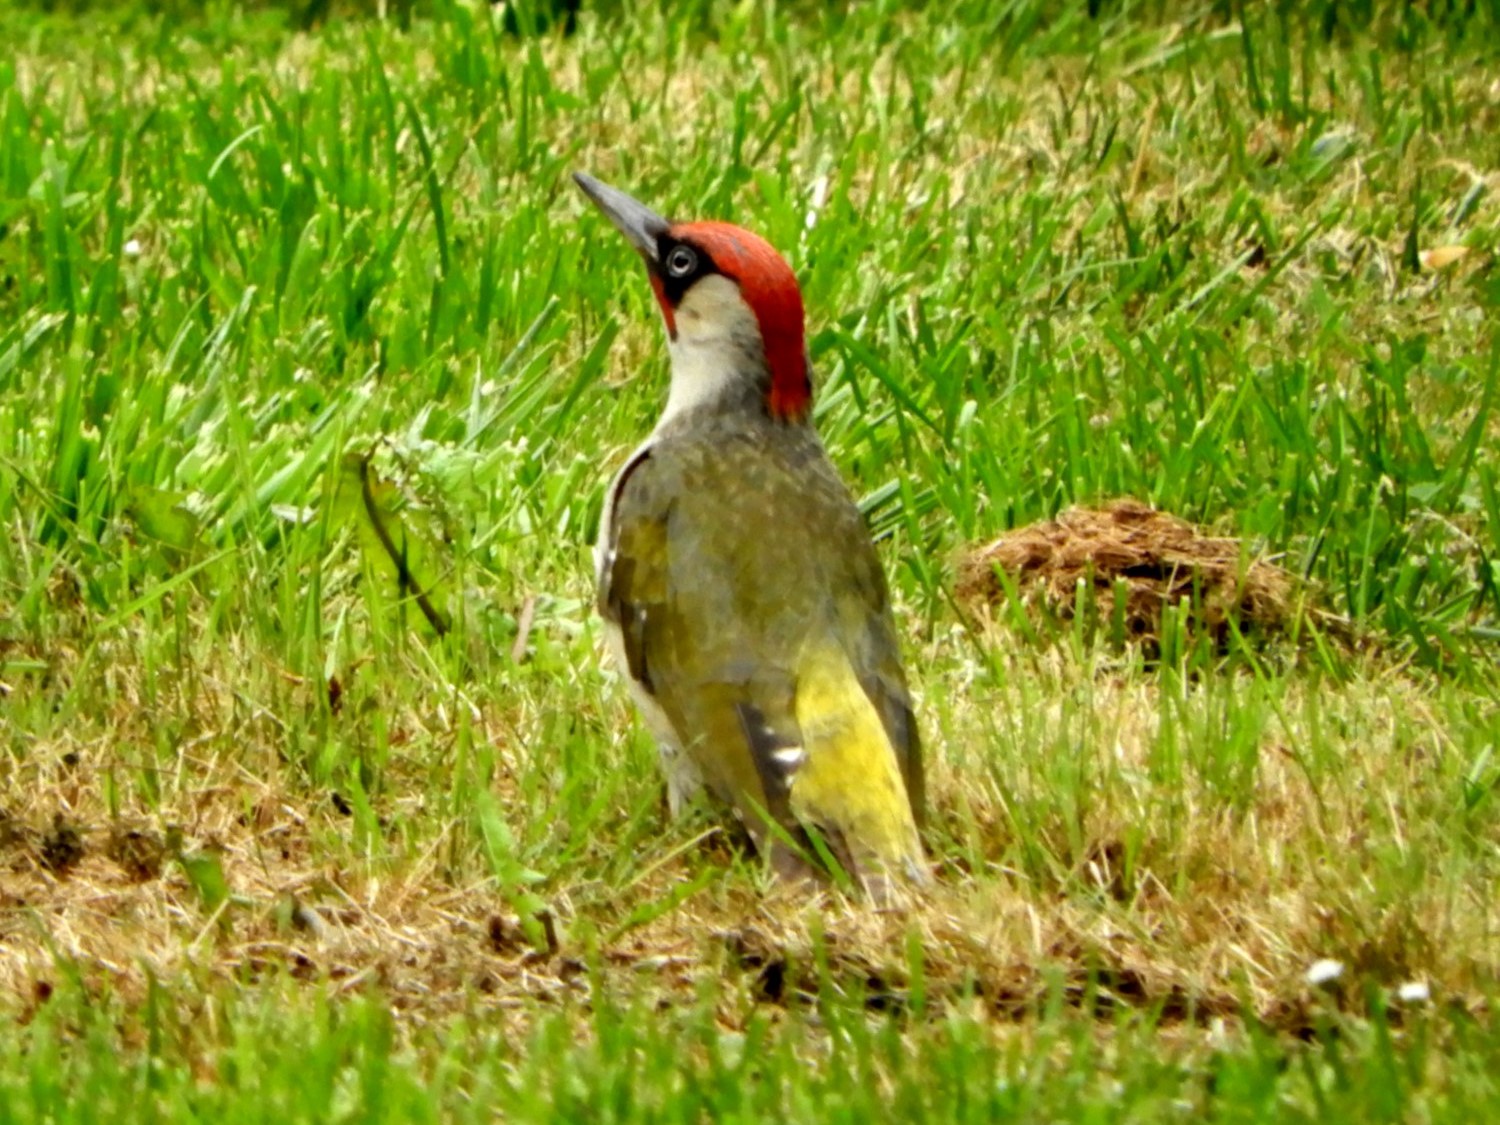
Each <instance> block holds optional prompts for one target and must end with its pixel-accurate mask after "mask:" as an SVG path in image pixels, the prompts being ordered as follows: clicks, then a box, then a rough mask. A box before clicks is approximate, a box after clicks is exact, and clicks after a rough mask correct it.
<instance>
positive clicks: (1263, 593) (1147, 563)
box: [955, 499, 1344, 647]
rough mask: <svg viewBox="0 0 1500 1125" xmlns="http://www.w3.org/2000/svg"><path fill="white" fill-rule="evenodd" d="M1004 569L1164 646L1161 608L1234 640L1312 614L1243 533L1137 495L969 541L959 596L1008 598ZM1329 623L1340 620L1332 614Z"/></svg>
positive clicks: (1057, 605)
mask: <svg viewBox="0 0 1500 1125" xmlns="http://www.w3.org/2000/svg"><path fill="white" fill-rule="evenodd" d="M997 571H1002V572H1004V573H1005V575H1006V576H1007V577H1008V580H1009V584H1010V586H1011V587H1012V588H1014V589H1015V591H1016V592H1017V594H1018V595H1019V596H1020V597H1021V599H1022V600H1023V602H1034V603H1035V605H1034V606H1033V608H1040V609H1042V610H1044V611H1045V613H1046V614H1047V615H1049V616H1051V617H1053V618H1055V619H1062V620H1070V619H1071V618H1072V617H1073V616H1074V614H1075V613H1076V611H1077V608H1078V606H1079V604H1080V601H1079V599H1080V594H1082V595H1083V597H1084V604H1085V605H1086V607H1087V608H1088V609H1090V610H1092V611H1094V612H1095V613H1096V614H1097V615H1098V616H1099V617H1101V618H1102V619H1103V620H1104V621H1106V622H1110V623H1112V624H1114V625H1117V627H1118V629H1119V631H1120V634H1121V636H1122V637H1123V639H1125V640H1129V641H1134V642H1137V643H1140V644H1144V645H1148V646H1152V647H1155V646H1157V645H1159V643H1160V640H1161V631H1162V615H1163V612H1164V611H1165V610H1166V609H1167V608H1168V607H1169V606H1170V607H1179V608H1181V609H1182V610H1183V611H1185V614H1186V620H1187V623H1188V625H1189V627H1190V628H1191V629H1193V630H1195V631H1199V632H1203V633H1206V634H1207V635H1209V636H1210V637H1212V638H1213V640H1214V642H1215V643H1216V644H1218V645H1221V646H1222V645H1224V644H1226V643H1227V642H1228V640H1229V636H1230V630H1231V624H1233V625H1234V626H1237V627H1238V628H1240V629H1242V630H1248V629H1254V630H1257V631H1259V632H1261V633H1264V634H1276V633H1282V632H1285V631H1287V630H1288V629H1289V628H1290V627H1291V626H1292V624H1293V623H1294V621H1295V619H1296V618H1297V616H1298V615H1299V614H1301V613H1304V612H1306V608H1305V603H1304V598H1303V597H1302V591H1301V590H1300V589H1299V587H1298V584H1297V583H1296V581H1295V580H1294V579H1293V577H1292V575H1290V574H1288V573H1287V572H1286V571H1285V570H1283V569H1282V568H1281V567H1279V566H1277V565H1276V564H1275V563H1274V562H1271V561H1269V560H1266V559H1262V558H1256V557H1254V555H1253V553H1252V549H1251V547H1250V546H1249V545H1248V544H1246V543H1244V542H1242V541H1241V540H1239V539H1236V538H1233V537H1224V536H1211V535H1206V534H1204V533H1203V532H1202V531H1201V530H1200V529H1199V528H1196V527H1194V526H1193V525H1192V524H1190V523H1188V522H1186V521H1185V520H1181V519H1178V518H1177V517H1176V516H1173V515H1171V514H1169V513H1167V512H1162V511H1158V510H1157V509H1155V508H1152V507H1150V506H1149V505H1147V504H1143V503H1141V502H1140V501H1138V500H1131V499H1121V500H1115V501H1112V502H1110V503H1108V504H1106V505H1104V506H1103V507H1100V508H1070V509H1068V510H1067V511H1065V512H1063V513H1062V514H1061V515H1059V516H1058V517H1057V519H1055V520H1047V521H1044V522H1042V523H1036V524H1030V525H1027V526H1026V527H1019V528H1016V529H1015V530H1014V531H1009V532H1006V533H1005V534H1004V535H1001V536H1000V537H998V538H997V539H994V540H992V541H991V542H989V543H985V544H982V545H978V546H975V547H972V548H970V549H968V550H967V551H966V552H965V553H964V554H963V556H962V558H961V559H960V561H959V571H958V581H957V587H956V591H955V592H956V594H957V596H958V598H959V600H960V601H961V602H963V603H966V604H967V605H968V606H970V607H971V608H973V609H975V610H989V609H993V608H994V607H996V606H998V605H1000V604H1002V603H1003V602H1004V601H1005V599H1006V596H1007V583H1006V582H1005V581H1002V580H1001V578H1000V576H999V574H998V573H997ZM1317 616H1318V618H1319V620H1320V621H1321V622H1322V623H1323V624H1325V625H1334V626H1336V627H1339V628H1343V627H1344V623H1343V622H1341V621H1339V620H1337V619H1335V618H1333V616H1332V615H1330V614H1326V613H1321V614H1317Z"/></svg>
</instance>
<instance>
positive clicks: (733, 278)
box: [573, 172, 812, 422]
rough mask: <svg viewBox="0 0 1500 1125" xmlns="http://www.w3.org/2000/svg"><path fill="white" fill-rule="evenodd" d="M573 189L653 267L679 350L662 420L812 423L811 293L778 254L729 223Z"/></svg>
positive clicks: (603, 190)
mask: <svg viewBox="0 0 1500 1125" xmlns="http://www.w3.org/2000/svg"><path fill="white" fill-rule="evenodd" d="M573 179H574V180H575V181H576V182H577V184H578V186H579V187H580V188H582V189H583V192H584V194H585V195H587V196H588V197H589V198H590V199H591V200H593V201H594V204H595V205H596V206H597V207H598V208H599V210H601V211H603V212H604V214H605V215H606V216H607V217H608V218H609V220H610V221H611V222H612V223H614V224H615V226H616V227H618V228H619V230H620V232H621V233H622V234H623V235H625V237H626V238H628V239H629V240H630V243H631V245H632V246H634V247H635V248H636V250H637V251H638V252H639V253H640V255H641V257H642V258H644V259H645V261H646V270H647V272H648V273H649V275H650V278H651V288H652V289H653V290H654V291H655V292H656V300H657V303H658V304H659V305H661V312H662V317H663V318H664V319H665V320H666V323H667V335H668V337H669V338H670V341H671V351H672V389H671V393H670V395H669V397H668V399H667V410H666V415H664V419H663V420H665V419H666V418H669V417H672V416H674V415H675V414H680V413H686V412H688V411H690V410H696V409H717V410H729V409H745V408H748V409H752V410H764V411H765V412H767V413H768V414H769V415H770V416H771V417H772V418H775V419H777V420H778V421H783V422H803V421H805V420H806V419H807V417H808V414H809V412H810V410H811V407H812V381H811V379H810V377H809V374H808V363H807V345H806V341H805V338H804V334H803V319H802V292H801V290H800V289H799V288H798V287H797V278H796V275H795V274H793V273H792V269H791V267H790V266H788V265H787V264H786V260H785V259H784V258H782V256H781V255H780V254H778V253H777V252H776V251H775V249H774V248H772V246H771V244H770V243H768V242H767V241H766V240H765V239H763V238H761V237H760V236H759V235H755V234H751V233H750V232H749V231H747V230H742V229H741V228H739V227H736V226H732V225H730V224H729V223H719V222H694V223H673V222H670V221H668V220H667V219H664V218H662V217H661V216H660V215H658V214H657V213H656V212H655V211H652V210H651V209H650V208H649V207H646V206H644V205H643V204H641V203H638V202H637V201H636V200H634V199H632V198H631V197H630V196H628V195H626V194H625V193H624V192H622V191H619V190H617V189H615V188H612V187H610V186H609V185H608V184H603V183H600V182H599V181H598V180H596V179H594V178H593V177H592V176H587V175H584V174H583V173H582V172H575V173H574V174H573Z"/></svg>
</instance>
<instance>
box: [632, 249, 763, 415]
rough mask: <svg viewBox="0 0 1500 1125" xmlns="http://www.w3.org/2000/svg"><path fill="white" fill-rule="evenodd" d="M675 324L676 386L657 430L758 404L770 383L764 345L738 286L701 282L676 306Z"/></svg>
mask: <svg viewBox="0 0 1500 1125" xmlns="http://www.w3.org/2000/svg"><path fill="white" fill-rule="evenodd" d="M675 320H676V323H677V338H676V339H674V340H672V341H671V342H670V344H669V350H670V352H671V356H672V386H671V389H670V390H669V391H668V392H667V408H666V410H664V411H663V412H662V416H661V419H660V421H659V422H657V429H661V428H662V427H663V426H665V425H667V424H668V423H669V422H671V421H672V420H673V419H676V418H679V417H681V416H682V415H684V414H688V413H691V412H692V411H695V410H702V409H725V408H729V407H732V406H736V405H740V404H744V403H753V402H755V401H757V400H758V399H759V397H760V395H761V394H762V388H763V387H764V386H765V384H766V380H767V378H768V373H767V371H766V359H765V354H766V353H765V345H764V344H763V343H762V341H761V335H760V324H759V323H758V322H757V321H756V319H755V313H754V312H753V311H751V309H750V306H749V305H747V304H746V303H745V300H744V298H743V297H741V296H740V287H739V286H738V285H736V284H735V283H734V282H733V281H730V280H729V278H727V277H724V276H722V275H720V274H712V275H710V276H708V277H705V278H703V279H702V280H701V281H699V282H698V283H697V284H696V285H694V286H693V287H692V288H691V289H690V290H688V292H687V294H686V295H685V296H684V297H683V299H682V301H681V302H680V303H679V304H678V306H677V310H676V316H675Z"/></svg>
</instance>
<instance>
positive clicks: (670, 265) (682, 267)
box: [667, 245, 698, 277]
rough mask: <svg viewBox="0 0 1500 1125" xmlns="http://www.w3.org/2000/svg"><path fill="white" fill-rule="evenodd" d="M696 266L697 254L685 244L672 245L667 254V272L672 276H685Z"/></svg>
mask: <svg viewBox="0 0 1500 1125" xmlns="http://www.w3.org/2000/svg"><path fill="white" fill-rule="evenodd" d="M697 268H698V255H697V254H694V253H693V251H692V249H691V248H689V247H687V246H680V245H679V246H674V247H672V249H671V251H670V252H669V253H668V254H667V272H668V273H669V274H671V275H672V276H673V277H687V275H688V274H690V273H692V272H693V271H694V270H695V269H697Z"/></svg>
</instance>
